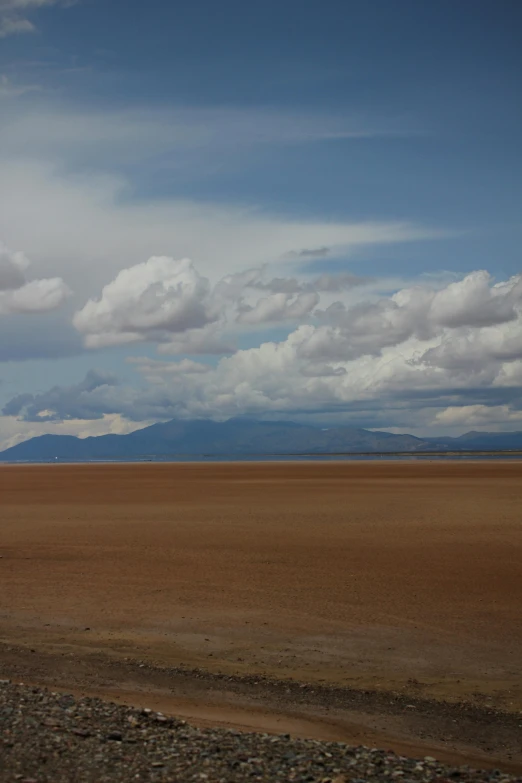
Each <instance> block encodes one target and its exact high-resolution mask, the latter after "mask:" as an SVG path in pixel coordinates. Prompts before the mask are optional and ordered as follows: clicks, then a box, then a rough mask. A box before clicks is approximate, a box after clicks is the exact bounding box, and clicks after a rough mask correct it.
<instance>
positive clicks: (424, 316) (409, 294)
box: [5, 276, 522, 431]
mask: <svg viewBox="0 0 522 783" xmlns="http://www.w3.org/2000/svg"><path fill="white" fill-rule="evenodd" d="M471 277H472V279H473V276H471ZM245 280H248V277H247V278H245V279H244V282H245ZM462 284H463V286H467V285H468V283H467V282H466V279H464V280H463V281H462ZM452 285H453V283H449V284H447V285H445V286H443V287H440V288H439V289H438V290H437V289H432V288H430V287H429V286H425V287H424V288H422V287H420V286H418V287H417V288H416V289H415V290H414V292H413V291H412V289H404V290H401V291H399V292H397V293H396V294H394V295H392V296H391V297H388V298H383V299H382V300H381V301H380V302H379V303H378V304H379V308H378V309H377V310H375V304H376V303H375V302H369V303H367V304H364V303H359V304H358V305H355V306H354V307H352V308H341V309H340V312H339V313H338V314H337V315H336V316H335V317H336V318H337V317H338V318H340V319H341V321H342V322H343V324H344V326H343V327H342V328H337V327H335V328H334V327H330V326H327V327H325V326H322V325H316V324H314V323H312V322H310V323H308V324H301V325H299V326H298V327H297V328H296V329H295V330H294V331H293V332H291V333H290V334H289V335H288V337H287V338H286V339H284V340H282V341H280V342H264V343H263V344H261V345H260V346H259V347H256V348H249V349H245V350H240V351H237V352H236V353H235V354H234V355H232V356H230V357H226V358H222V359H221V360H220V361H219V362H218V363H217V365H216V366H215V367H213V366H209V365H203V364H201V363H199V362H194V361H193V360H183V361H180V362H172V363H169V362H158V361H156V360H151V359H143V358H141V359H140V358H138V359H136V360H133V362H131V363H133V364H134V365H135V366H136V368H137V370H138V371H139V372H140V373H141V375H142V376H143V377H144V379H145V380H147V381H148V382H149V386H148V387H145V388H134V387H131V386H122V385H115V383H114V382H108V381H107V379H106V378H105V377H104V376H99V375H94V376H90V377H88V378H86V379H85V381H83V382H82V383H81V384H79V385H76V386H73V387H67V388H65V387H64V388H60V387H57V388H54V389H51V390H49V392H45V393H43V394H40V395H35V396H29V397H24V395H19V396H18V397H17V398H15V399H14V400H13V401H11V403H9V404H8V405H7V406H6V409H5V412H6V413H7V414H9V415H22V416H23V417H25V418H28V419H32V420H40V419H41V417H42V415H44V416H49V413H48V412H49V411H52V412H53V413H52V416H53V417H54V418H56V419H59V418H75V419H77V418H79V417H80V416H82V415H83V416H85V418H99V417H100V416H102V415H103V414H109V413H110V414H116V413H119V414H121V415H123V416H125V417H126V418H128V419H131V420H147V421H151V420H154V419H168V418H174V417H182V418H183V417H213V418H226V417H228V416H233V415H238V414H249V415H253V416H265V415H267V414H272V415H277V416H285V417H290V418H291V417H293V416H295V415H299V416H303V415H305V414H308V415H314V414H316V415H321V416H325V415H336V416H345V417H348V419H349V420H350V421H354V422H356V423H358V424H360V423H361V421H369V420H370V421H375V420H376V419H377V420H378V421H379V422H381V421H382V422H383V425H384V426H395V427H396V426H401V425H402V426H403V427H406V428H408V427H409V426H410V427H414V426H415V428H416V429H417V431H418V430H419V428H421V427H422V424H423V423H424V425H425V426H428V425H429V426H431V425H432V424H433V422H435V424H438V425H440V426H444V427H458V426H459V424H463V422H471V423H473V422H474V421H479V419H480V420H484V421H486V419H487V416H488V415H489V414H487V410H491V411H492V414H491V415H492V416H493V419H492V421H497V420H498V418H499V417H503V420H504V421H506V422H508V421H518V418H519V413H518V411H519V408H520V398H521V384H522V300H521V299H520V298H518V297H519V293H516V292H520V289H519V286H518V279H516V278H514V279H512V280H510V281H506V282H505V283H500V284H495V283H494V282H493V281H491V280H490V288H491V289H492V290H494V291H495V292H496V293H495V294H494V296H500V297H501V298H503V297H508V298H509V300H510V302H511V306H512V307H513V311H514V313H515V315H516V318H515V320H512V321H506V320H504V319H505V317H506V310H505V308H504V306H500V307H499V310H498V311H496V317H497V318H498V319H501V322H500V323H499V324H494V325H487V326H473V325H469V324H470V323H471V324H473V323H476V322H477V319H476V313H475V310H474V308H473V307H471V305H469V306H468V307H467V309H466V311H465V315H464V314H463V311H462V308H461V309H459V308H460V304H461V303H460V300H457V301H456V305H455V310H456V311H457V312H458V316H459V318H458V323H459V324H462V325H459V326H448V325H447V323H448V322H451V323H455V322H456V318H454V317H453V311H451V309H450V308H449V306H446V307H445V309H444V316H443V318H442V319H440V320H442V321H443V323H441V322H440V320H439V313H440V311H439V310H436V311H435V315H434V314H433V312H432V310H431V302H433V301H434V300H435V299H436V298H437V297H438V299H439V301H441V299H442V300H444V297H445V294H446V292H447V291H448V289H449V290H450V294H449V295H448V300H449V301H451V300H452V294H451V291H452V289H451V286H452ZM513 292H515V293H513ZM236 294H237V291H236ZM492 295H493V294H492ZM283 296H284V295H283ZM486 299H487V297H486ZM483 301H484V296H483V295H482V294H481V297H479V300H478V303H477V307H480V306H481V303H483ZM419 303H420V304H419ZM352 311H353V312H352ZM368 314H369V315H368ZM390 318H391V322H390ZM491 318H492V316H491V314H490V316H488V322H489V321H490V320H491ZM347 323H350V324H353V325H354V328H353V329H352V330H350V329H346V328H345V327H346V324H347ZM362 323H364V324H366V327H367V328H368V324H371V329H370V330H369V335H370V338H371V339H370V340H369V341H365V340H363V339H362V337H361V335H362V327H361V324H362ZM390 323H391V325H392V327H394V328H392V327H390ZM397 324H398V326H397ZM412 324H413V327H412ZM208 328H212V327H208ZM325 329H332V330H333V331H332V334H335V335H336V338H337V343H335V345H334V347H333V349H331V350H330V354H334V356H332V355H329V354H328V350H327V349H328V347H329V345H330V343H329V342H328V339H326V338H325ZM335 329H337V331H335ZM379 329H380V331H379ZM506 330H509V335H510V336H509V340H510V341H511V344H512V345H513V346H517V351H515V350H513V352H512V354H510V355H508V354H506V353H504V354H501V353H500V352H499V351H498V350H497V352H496V353H494V352H492V350H491V335H492V334H495V333H499V334H504V335H505V333H506ZM196 331H197V330H196ZM201 331H205V329H202V330H201ZM189 333H190V332H189ZM332 334H330V338H331V336H332ZM318 335H319V338H320V341H323V342H322V346H323V347H322V350H321V351H319V350H318V349H317V345H318V343H317V342H315V341H316V339H317V336H318ZM470 336H472V337H473V341H474V345H475V351H476V356H475V361H473V362H469V363H466V362H464V361H458V362H456V363H455V365H453V364H452V363H451V362H448V361H441V360H439V361H438V360H437V351H438V350H440V349H441V347H442V346H445V345H447V344H449V345H451V344H452V338H453V343H454V344H455V345H460V341H462V340H469V339H470ZM180 338H183V335H180ZM310 346H313V347H314V350H313V351H311V350H310ZM161 347H162V348H164V346H163V345H162V346H161ZM330 348H331V345H330ZM335 356H337V357H339V356H340V357H342V358H335ZM464 408H466V409H467V411H464V410H463V409H464ZM42 411H43V412H47V413H44V414H42ZM459 411H461V413H459ZM495 417H497V418H495ZM373 426H375V425H373ZM433 426H435V425H433Z"/></svg>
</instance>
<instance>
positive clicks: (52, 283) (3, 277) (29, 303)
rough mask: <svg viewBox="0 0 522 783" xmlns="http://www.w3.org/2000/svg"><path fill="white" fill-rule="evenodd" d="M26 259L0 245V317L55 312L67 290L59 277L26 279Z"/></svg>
mask: <svg viewBox="0 0 522 783" xmlns="http://www.w3.org/2000/svg"><path fill="white" fill-rule="evenodd" d="M29 265H30V264H29V260H28V259H27V258H26V256H25V255H24V254H23V253H22V252H19V251H16V252H13V251H11V250H9V249H8V248H7V247H6V246H5V245H3V244H2V243H1V242H0V315H11V314H14V313H41V312H47V311H49V310H55V309H56V308H57V307H59V306H60V305H61V304H63V302H64V301H65V299H66V298H67V297H68V296H69V294H70V290H69V288H68V286H67V285H66V284H65V283H64V281H63V280H62V279H61V278H60V277H53V278H46V279H41V280H27V277H26V272H27V269H28V267H29Z"/></svg>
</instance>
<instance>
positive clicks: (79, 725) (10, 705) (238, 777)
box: [0, 682, 522, 783]
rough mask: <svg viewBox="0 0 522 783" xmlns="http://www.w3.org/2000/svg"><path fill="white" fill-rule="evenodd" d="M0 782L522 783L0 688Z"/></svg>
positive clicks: (371, 751) (428, 760)
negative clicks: (401, 782) (436, 782)
mask: <svg viewBox="0 0 522 783" xmlns="http://www.w3.org/2000/svg"><path fill="white" fill-rule="evenodd" d="M0 727H1V733H0V782H1V783H7V781H9V782H10V783H11V781H14V780H15V781H19V782H20V783H70V781H73V780H74V781H78V783H123V782H124V781H125V782H127V781H131V780H142V781H150V782H151V783H154V782H155V781H157V783H160V781H165V783H166V782H167V781H177V783H189V781H197V780H200V781H207V780H208V781H210V782H211V783H221V782H222V783H246V781H261V782H262V783H268V782H269V781H270V783H283V781H285V782H287V781H294V782H295V783H304V782H305V781H308V782H309V783H379V781H381V782H382V783H384V781H393V780H396V781H404V783H431V781H433V782H435V781H438V782H439V783H441V782H442V781H452V780H458V781H460V783H488V781H489V782H491V783H515V781H516V782H517V783H522V778H515V777H512V776H510V775H508V774H506V773H503V772H500V771H499V770H493V771H490V772H477V771H474V770H472V769H469V768H468V767H451V766H445V765H442V764H439V763H438V762H437V761H436V760H435V759H434V758H433V757H432V756H426V757H425V758H424V759H422V760H420V759H409V758H405V757H404V756H398V755H396V754H394V753H391V752H390V751H385V750H379V749H378V748H365V747H351V746H349V745H344V744H343V743H341V742H321V741H319V740H301V739H292V737H291V736H290V735H289V734H284V735H280V736H271V735H268V734H243V733H241V732H238V731H228V730H225V729H198V728H195V727H192V726H190V725H189V724H187V723H186V722H185V721H182V720H177V719H176V718H171V717H168V716H166V715H163V714H162V713H158V712H153V711H151V710H149V709H146V710H137V709H132V708H129V707H123V706H121V705H116V704H111V703H110V702H104V701H101V700H99V699H92V698H83V699H74V698H73V697H72V696H64V695H63V694H59V693H51V692H49V691H46V690H43V689H39V688H33V687H28V686H27V687H26V686H21V685H15V684H13V683H9V682H0Z"/></svg>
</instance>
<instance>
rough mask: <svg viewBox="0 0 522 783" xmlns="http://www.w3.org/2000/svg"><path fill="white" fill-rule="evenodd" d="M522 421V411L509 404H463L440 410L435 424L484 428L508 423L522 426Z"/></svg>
mask: <svg viewBox="0 0 522 783" xmlns="http://www.w3.org/2000/svg"><path fill="white" fill-rule="evenodd" d="M521 422H522V411H521V410H513V409H512V408H511V407H510V406H509V405H462V406H461V407H449V408H445V409H444V410H442V411H439V413H437V415H436V416H435V421H434V424H435V425H439V426H441V427H448V426H449V427H459V428H462V429H466V430H469V429H475V428H478V429H481V430H483V429H488V428H489V427H495V428H496V427H498V426H499V425H503V426H505V425H506V424H510V425H519V426H520V423H521Z"/></svg>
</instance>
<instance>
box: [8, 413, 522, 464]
mask: <svg viewBox="0 0 522 783" xmlns="http://www.w3.org/2000/svg"><path fill="white" fill-rule="evenodd" d="M518 449H522V432H468V433H466V434H465V435H461V436H460V437H458V438H449V437H440V438H417V437H415V436H414V435H408V434H404V435H397V434H395V433H391V432H386V431H372V430H365V429H360V428H357V427H345V426H340V427H328V428H322V427H315V426H311V425H308V424H298V423H296V422H292V421H255V420H249V419H240V418H236V419H229V420H228V421H223V422H216V421H212V420H209V419H196V420H177V419H173V420H172V421H167V422H162V423H158V424H152V425H151V426H149V427H145V428H144V429H141V430H137V431H136V432H132V433H130V434H128V435H100V436H98V437H89V438H76V437H74V436H72V435H41V436H39V437H36V438H31V439H30V440H27V441H24V442H23V443H18V444H17V445H16V446H12V447H11V448H9V449H6V450H5V451H3V452H0V461H3V462H6V461H18V460H20V461H48V460H55V459H63V460H85V459H134V458H140V457H143V458H146V457H168V456H169V455H170V456H173V457H174V456H182V455H187V456H195V455H215V456H217V455H222V456H234V455H236V456H241V455H245V456H246V455H256V454H257V455H263V454H289V455H291V454H339V453H387V452H388V453H390V452H412V453H414V452H423V451H482V450H491V451H502V450H518Z"/></svg>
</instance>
